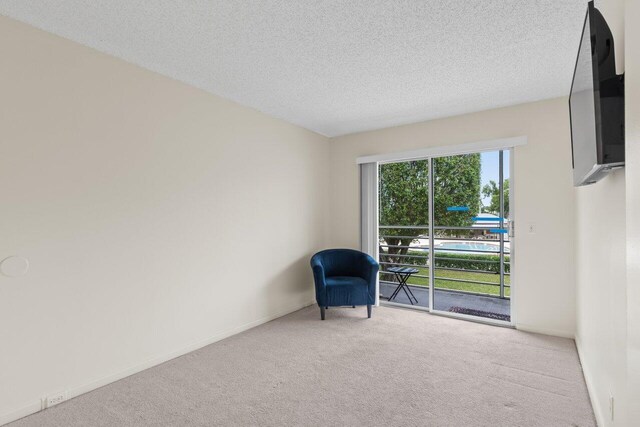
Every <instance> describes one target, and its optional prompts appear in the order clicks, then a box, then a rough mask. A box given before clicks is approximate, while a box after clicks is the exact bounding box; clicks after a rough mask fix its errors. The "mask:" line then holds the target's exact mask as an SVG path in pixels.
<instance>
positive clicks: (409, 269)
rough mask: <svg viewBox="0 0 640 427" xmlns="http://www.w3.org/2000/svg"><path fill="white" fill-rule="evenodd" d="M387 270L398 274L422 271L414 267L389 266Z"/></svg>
mask: <svg viewBox="0 0 640 427" xmlns="http://www.w3.org/2000/svg"><path fill="white" fill-rule="evenodd" d="M387 271H390V272H392V273H396V274H415V273H419V272H420V270H418V269H417V268H413V267H391V268H387Z"/></svg>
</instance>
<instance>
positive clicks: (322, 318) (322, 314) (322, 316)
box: [320, 307, 324, 320]
mask: <svg viewBox="0 0 640 427" xmlns="http://www.w3.org/2000/svg"><path fill="white" fill-rule="evenodd" d="M320 319H321V320H324V307H320Z"/></svg>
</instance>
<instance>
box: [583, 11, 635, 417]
mask: <svg viewBox="0 0 640 427" xmlns="http://www.w3.org/2000/svg"><path fill="white" fill-rule="evenodd" d="M596 7H598V9H599V10H600V11H601V12H602V14H603V15H604V17H605V19H606V20H607V23H608V24H609V27H610V28H611V32H612V33H613V36H614V41H615V46H616V67H617V69H618V73H621V72H623V71H624V69H625V44H626V43H625V13H624V0H601V1H596ZM627 16H628V15H627ZM628 82H629V78H628V76H627V85H628ZM629 99H631V98H630V97H629V94H628V89H627V101H629ZM627 108H628V105H627ZM627 113H628V112H627ZM627 138H628V137H627ZM627 142H628V141H627ZM627 150H628V149H627ZM628 159H629V158H628V156H627V160H628ZM632 171H633V168H632V167H630V165H629V164H628V163H627V168H626V169H625V170H621V171H616V172H614V173H612V174H611V175H610V176H608V177H606V178H605V179H603V180H602V181H600V182H598V183H597V184H595V185H592V186H587V187H580V188H576V239H577V240H576V289H577V291H576V292H577V329H576V344H577V346H578V350H579V352H580V358H581V361H582V367H583V370H584V373H585V378H586V380H587V385H588V386H589V392H590V395H591V401H592V403H593V409H594V412H595V414H596V418H597V419H598V423H599V424H600V425H601V426H614V425H615V426H626V425H633V424H632V422H631V420H632V419H631V418H629V414H628V409H629V408H630V405H631V404H632V401H633V400H634V399H633V398H631V395H629V394H628V392H627V374H628V371H627V290H628V287H627V285H628V284H627V260H626V245H625V241H626V236H627V230H626V226H625V223H626V220H627V218H626V216H627V215H628V211H627V210H626V197H625V191H628V190H629V189H633V187H634V186H633V185H631V183H633V181H631V180H629V172H632ZM610 396H611V397H613V400H614V404H613V409H614V410H613V412H614V414H613V417H612V415H611V412H610V403H609V399H610ZM630 399H631V400H630Z"/></svg>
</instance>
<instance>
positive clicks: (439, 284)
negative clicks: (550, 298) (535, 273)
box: [394, 266, 511, 296]
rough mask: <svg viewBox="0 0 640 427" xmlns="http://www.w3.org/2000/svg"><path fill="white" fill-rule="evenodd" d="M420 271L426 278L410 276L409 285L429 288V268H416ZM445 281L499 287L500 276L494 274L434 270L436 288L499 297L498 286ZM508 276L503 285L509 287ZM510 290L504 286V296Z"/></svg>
mask: <svg viewBox="0 0 640 427" xmlns="http://www.w3.org/2000/svg"><path fill="white" fill-rule="evenodd" d="M416 268H418V270H420V272H419V273H417V274H419V275H422V276H427V277H415V276H411V278H410V279H409V282H408V283H409V284H410V285H416V286H429V279H428V276H429V268H427V267H418V266H416ZM446 279H463V280H477V281H480V282H488V283H495V284H496V285H500V275H499V274H495V273H471V272H467V271H450V270H443V269H440V268H437V269H436V288H443V289H454V290H461V291H468V292H479V293H483V294H491V295H500V286H492V285H484V284H478V283H464V282H454V281H451V280H446ZM510 279H511V277H510V276H507V275H505V285H509V283H510ZM394 280H395V279H394ZM510 290H511V288H508V287H506V286H505V296H510V295H511V292H510Z"/></svg>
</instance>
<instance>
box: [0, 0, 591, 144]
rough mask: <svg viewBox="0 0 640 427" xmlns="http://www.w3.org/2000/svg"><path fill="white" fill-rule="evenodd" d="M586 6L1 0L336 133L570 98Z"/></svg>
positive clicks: (11, 9) (552, 0)
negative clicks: (553, 98) (547, 99)
mask: <svg viewBox="0 0 640 427" xmlns="http://www.w3.org/2000/svg"><path fill="white" fill-rule="evenodd" d="M585 11H586V0H482V1H478V0H442V1H425V0H423V1H418V0H415V1H414V0H404V1H403V0H389V1H381V0H364V1H361V0H349V1H347V0H340V1H336V0H327V1H317V0H313V1H311V0H290V1H284V0H263V1H250V0H245V1H239V0H224V1H212V0H147V1H133V0H110V1H96V0H94V1H89V0H39V1H35V0H33V1H28V0H0V14H3V15H6V16H9V17H12V18H15V19H17V20H19V21H23V22H26V23H28V24H31V25H33V26H35V27H38V28H41V29H44V30H47V31H50V32H52V33H55V34H58V35H60V36H63V37H66V38H68V39H71V40H74V41H76V42H79V43H82V44H84V45H87V46H90V47H93V48H95V49H97V50H100V51H102V52H106V53H109V54H111V55H114V56H117V57H119V58H122V59H125V60H127V61H130V62H132V63H135V64H138V65H140V66H143V67H145V68H148V69H150V70H153V71H156V72H158V73H161V74H164V75H167V76H170V77H173V78H175V79H177V80H180V81H183V82H185V83H189V84H191V85H194V86H196V87H199V88H202V89H204V90H207V91H209V92H211V93H214V94H217V95H220V96H222V97H224V98H228V99H231V100H234V101H236V102H238V103H240V104H244V105H247V106H250V107H253V108H255V109H257V110H260V111H263V112H265V113H267V114H270V115H272V116H275V117H279V118H282V119H284V120H286V121H289V122H291V123H295V124H297V125H300V126H303V127H305V128H307V129H311V130H314V131H316V132H319V133H322V134H324V135H328V136H335V135H342V134H347V133H353V132H358V131H363V130H371V129H377V128H382V127H388V126H394V125H399V124H405V123H412V122H417V121H422V120H427V119H433V118H437V117H445V116H452V115H457V114H462V113H467V112H472V111H479V110H486V109H490V108H496V107H501V106H507V105H513V104H519V103H523V102H529V101H535V100H540V99H545V98H552V97H557V96H564V95H567V94H568V92H569V88H570V84H571V76H572V73H573V65H574V62H575V58H576V53H577V49H578V44H579V41H580V32H581V28H582V21H583V18H584V13H585Z"/></svg>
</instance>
